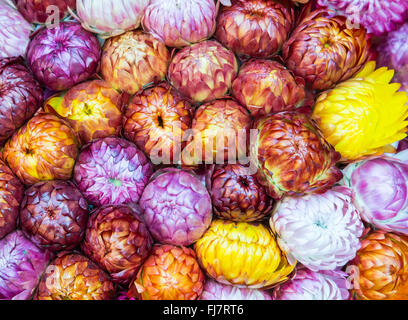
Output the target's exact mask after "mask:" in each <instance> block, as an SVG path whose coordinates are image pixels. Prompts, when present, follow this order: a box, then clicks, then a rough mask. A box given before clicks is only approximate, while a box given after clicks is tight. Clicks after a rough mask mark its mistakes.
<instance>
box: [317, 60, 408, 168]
mask: <svg viewBox="0 0 408 320" xmlns="http://www.w3.org/2000/svg"><path fill="white" fill-rule="evenodd" d="M375 68H376V64H375V62H374V61H370V62H369V63H367V64H366V65H365V67H364V68H363V70H362V71H361V72H360V73H358V74H357V75H356V76H355V77H354V78H352V79H350V80H348V81H345V82H343V83H340V84H339V85H337V86H336V87H335V88H334V89H332V90H328V91H326V92H324V93H323V94H321V95H320V97H319V98H318V100H317V103H316V106H315V109H314V112H313V118H314V119H315V120H316V121H317V123H318V124H319V127H320V129H321V130H322V131H323V134H324V136H325V138H326V140H327V141H328V142H329V143H330V144H332V145H333V146H334V147H335V149H336V151H338V152H339V153H340V154H341V155H342V158H343V160H344V161H347V160H349V161H350V160H360V159H362V158H364V157H367V156H372V155H381V154H383V153H386V152H390V153H392V152H395V149H394V148H393V147H392V146H391V144H392V143H394V142H396V141H399V140H402V139H404V138H405V137H406V136H407V134H406V131H407V124H408V122H407V121H405V120H406V119H407V118H408V109H407V107H408V95H407V94H406V93H405V92H397V91H398V90H399V89H400V87H401V85H400V84H399V83H390V81H391V79H392V78H393V76H394V70H388V69H387V68H385V67H384V68H379V69H377V70H375Z"/></svg>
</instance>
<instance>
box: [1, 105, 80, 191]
mask: <svg viewBox="0 0 408 320" xmlns="http://www.w3.org/2000/svg"><path fill="white" fill-rule="evenodd" d="M77 156H78V140H77V138H76V135H75V132H74V131H73V129H72V128H71V127H70V126H69V124H68V123H67V122H65V121H64V120H62V119H60V118H58V117H57V116H55V115H52V114H49V113H40V114H38V115H37V116H35V117H34V118H32V119H31V120H30V121H28V123H27V124H26V125H25V126H24V127H22V128H21V129H20V130H18V131H17V132H16V133H15V134H14V135H13V137H12V138H11V139H10V140H9V141H8V142H7V143H6V145H5V147H4V151H3V158H4V159H5V161H6V162H7V163H8V164H9V166H10V168H11V170H13V172H14V173H15V174H16V175H17V177H19V178H20V180H21V181H22V182H23V183H24V184H34V183H37V182H40V181H48V180H69V179H70V178H71V176H72V170H73V168H74V165H75V160H76V158H77Z"/></svg>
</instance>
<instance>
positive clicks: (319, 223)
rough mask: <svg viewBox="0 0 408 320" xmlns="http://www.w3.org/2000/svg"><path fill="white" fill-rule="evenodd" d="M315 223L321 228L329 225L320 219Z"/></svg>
mask: <svg viewBox="0 0 408 320" xmlns="http://www.w3.org/2000/svg"><path fill="white" fill-rule="evenodd" d="M314 224H315V226H318V227H319V228H322V229H327V225H326V224H325V223H324V222H322V221H320V220H318V221H316V222H315V223H314Z"/></svg>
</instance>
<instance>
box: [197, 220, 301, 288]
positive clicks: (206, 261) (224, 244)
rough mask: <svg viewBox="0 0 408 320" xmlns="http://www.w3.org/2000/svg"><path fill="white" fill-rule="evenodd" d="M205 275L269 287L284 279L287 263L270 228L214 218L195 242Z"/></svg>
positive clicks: (289, 269) (288, 269) (237, 283)
mask: <svg viewBox="0 0 408 320" xmlns="http://www.w3.org/2000/svg"><path fill="white" fill-rule="evenodd" d="M195 251H196V253H197V258H198V260H199V262H200V264H201V266H202V267H203V269H204V270H205V271H206V272H207V274H208V275H209V276H210V277H212V278H214V279H215V280H217V281H218V282H220V283H224V284H230V285H234V286H238V287H249V288H254V289H257V288H269V287H272V286H274V285H276V284H279V283H281V282H284V281H286V280H288V276H289V274H290V273H292V271H293V270H294V268H295V265H296V263H294V264H293V265H291V264H289V262H288V260H287V258H286V255H285V253H284V252H283V251H281V249H280V248H279V247H278V244H277V242H276V239H275V236H274V235H273V234H272V232H271V230H269V229H268V228H266V227H265V226H263V225H262V224H256V223H254V224H249V223H245V222H232V221H224V220H214V221H213V223H212V224H211V226H210V228H209V229H208V231H207V232H206V233H205V234H204V236H203V237H202V238H201V239H200V240H199V241H197V243H196V244H195Z"/></svg>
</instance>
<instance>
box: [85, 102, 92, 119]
mask: <svg viewBox="0 0 408 320" xmlns="http://www.w3.org/2000/svg"><path fill="white" fill-rule="evenodd" d="M84 113H85V114H86V115H87V116H90V115H92V108H91V107H90V106H89V104H87V103H85V104H84Z"/></svg>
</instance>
